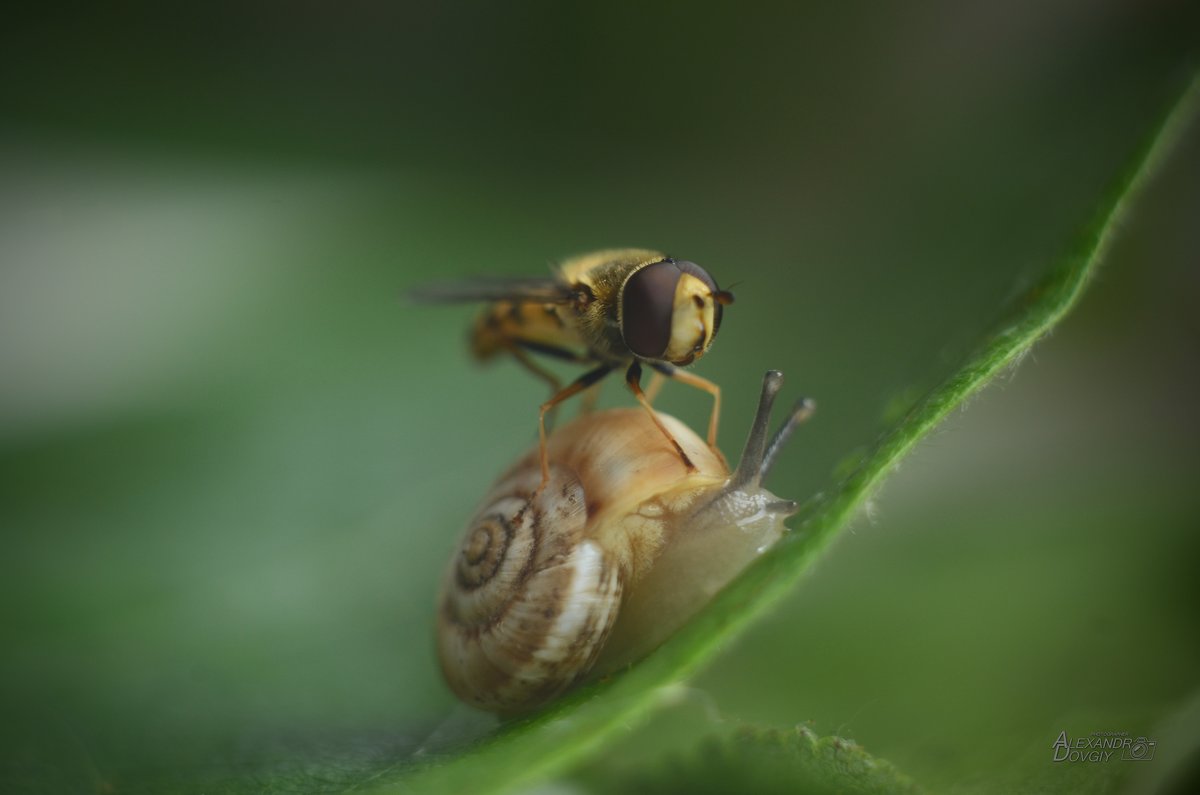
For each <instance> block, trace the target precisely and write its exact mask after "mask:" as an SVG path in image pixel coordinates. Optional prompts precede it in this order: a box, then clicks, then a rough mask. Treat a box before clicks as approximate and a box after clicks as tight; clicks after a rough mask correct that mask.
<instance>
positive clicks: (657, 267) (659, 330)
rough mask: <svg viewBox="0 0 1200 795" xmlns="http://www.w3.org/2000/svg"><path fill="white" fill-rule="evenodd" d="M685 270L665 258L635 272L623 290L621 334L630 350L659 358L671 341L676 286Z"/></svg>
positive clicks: (647, 356)
mask: <svg viewBox="0 0 1200 795" xmlns="http://www.w3.org/2000/svg"><path fill="white" fill-rule="evenodd" d="M681 276H683V271H681V270H680V269H679V266H678V264H677V263H675V262H673V261H671V260H663V261H662V262H655V263H653V264H650V265H647V266H646V267H644V268H641V269H639V270H637V271H636V272H634V274H633V275H632V276H630V277H629V279H628V280H627V281H626V282H625V288H624V289H623V290H622V291H621V334H622V335H623V336H624V337H625V344H626V345H628V346H629V350H631V351H633V352H634V353H636V354H637V355H638V356H644V357H645V358H647V359H657V358H659V357H661V356H662V355H663V353H664V352H665V351H666V350H667V346H668V345H669V344H670V343H671V318H672V316H673V315H674V313H675V287H676V285H678V284H679V279H680V277H681Z"/></svg>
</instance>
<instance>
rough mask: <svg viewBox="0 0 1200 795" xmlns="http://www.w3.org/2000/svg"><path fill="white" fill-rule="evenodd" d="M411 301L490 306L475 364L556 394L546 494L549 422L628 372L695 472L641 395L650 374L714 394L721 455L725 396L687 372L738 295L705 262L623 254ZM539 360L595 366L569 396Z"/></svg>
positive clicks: (541, 420) (542, 439) (477, 339)
mask: <svg viewBox="0 0 1200 795" xmlns="http://www.w3.org/2000/svg"><path fill="white" fill-rule="evenodd" d="M410 295H411V296H412V297H413V298H414V299H415V300H417V301H423V302H437V303H446V302H464V301H482V302H488V306H487V307H486V308H485V309H484V310H483V311H482V312H481V313H480V315H479V316H478V318H477V319H476V321H475V325H474V326H473V328H472V329H471V335H470V339H471V348H472V352H473V353H474V355H475V357H476V358H477V359H479V360H480V361H485V360H487V359H491V358H492V357H494V356H496V355H497V354H499V353H504V352H507V353H509V354H511V355H512V356H513V358H515V359H516V360H517V362H519V363H520V364H521V365H523V366H524V367H525V368H526V369H528V370H529V371H530V372H532V373H533V374H534V375H536V376H537V377H538V378H541V379H542V380H544V381H546V382H547V383H548V384H550V386H551V388H552V390H553V394H552V395H551V397H550V399H549V400H547V401H546V402H545V403H543V404H542V405H541V407H540V409H539V411H538V440H539V443H540V449H541V463H542V484H543V485H545V484H546V482H547V481H548V480H549V477H550V468H549V461H548V460H547V454H546V413H547V412H548V411H550V410H552V409H553V408H554V407H555V406H557V405H558V404H560V403H562V402H563V401H564V400H566V399H568V398H570V397H571V396H573V395H576V394H578V393H580V392H582V391H583V390H585V389H587V388H588V387H590V386H592V385H594V384H596V383H598V382H599V381H600V380H601V379H603V378H604V377H605V376H607V375H608V374H609V373H611V372H613V371H614V370H617V369H618V368H624V370H625V383H626V384H627V385H628V386H629V389H630V391H632V392H633V394H634V397H636V398H637V400H638V402H639V403H640V404H641V405H642V406H643V407H644V408H645V409H646V411H647V412H649V414H650V417H651V419H652V420H653V421H654V424H655V425H656V426H657V427H658V429H659V430H660V431H662V433H663V435H664V436H666V437H667V439H669V440H670V441H671V443H672V444H673V445H674V446H675V450H676V452H678V453H679V457H680V459H681V460H682V461H683V463H684V464H685V465H686V466H687V468H688V469H689V470H692V469H694V466H693V465H692V462H691V460H690V459H688V457H687V454H686V453H684V451H683V448H682V447H680V446H679V443H678V442H677V441H676V440H675V438H674V437H673V436H672V435H671V433H670V431H668V430H667V428H666V427H665V426H664V425H663V424H662V422H660V421H659V419H658V416H657V415H656V414H655V413H654V410H653V408H652V407H651V405H650V400H651V398H650V397H648V396H647V395H646V393H645V392H644V391H643V390H642V386H641V378H642V368H643V365H645V366H647V367H649V368H651V369H652V370H654V371H655V372H657V373H660V374H662V375H663V376H665V377H667V378H671V379H674V380H676V381H680V382H682V383H684V384H688V385H690V386H694V387H697V388H698V389H703V390H704V391H706V392H708V393H709V394H711V395H712V396H713V408H712V414H711V416H710V417H709V422H708V445H709V447H712V448H714V449H715V448H716V442H717V419H718V416H719V414H720V411H721V389H720V387H718V386H717V385H716V384H714V383H713V382H712V381H709V380H708V379H706V378H701V377H700V376H697V375H693V374H692V373H688V372H685V371H684V370H681V369H680V368H681V367H686V366H687V365H689V364H691V363H692V362H694V361H695V360H696V359H698V358H700V357H701V356H703V355H704V353H705V352H706V351H708V348H709V346H710V345H712V341H713V338H714V337H716V335H717V331H718V330H719V329H720V328H721V314H722V310H723V308H724V307H725V306H728V305H729V304H731V303H733V294H732V293H730V292H729V291H728V290H722V289H720V288H718V287H717V283H716V282H715V281H713V278H712V277H711V276H709V275H708V272H707V271H705V270H704V269H703V268H701V267H700V266H699V265H697V264H696V263H694V262H688V261H685V260H676V259H673V258H671V257H668V256H667V255H666V254H663V253H662V252H659V251H649V250H645V249H615V250H610V251H598V252H595V253H592V254H585V255H582V256H579V257H575V258H573V259H570V260H567V261H565V262H563V263H561V264H559V265H558V267H557V268H556V272H555V274H554V275H553V276H551V277H546V278H540V279H539V278H531V279H486V278H482V279H474V280H469V281H465V282H459V283H447V284H434V285H430V286H428V287H425V288H420V289H417V290H414V291H413V292H412V293H411V294H410ZM531 354H536V355H542V356H547V357H550V358H554V359H559V360H563V361H568V362H575V363H579V364H589V365H592V367H591V369H589V370H588V371H587V372H585V373H584V374H583V375H581V376H579V378H577V379H575V380H574V381H573V382H571V383H570V384H568V385H567V386H566V387H562V385H561V384H560V383H559V381H558V379H557V378H555V377H554V375H553V374H552V373H550V372H549V371H547V370H545V369H544V368H542V367H541V366H540V365H538V363H537V362H535V361H534V360H533V358H532V357H531Z"/></svg>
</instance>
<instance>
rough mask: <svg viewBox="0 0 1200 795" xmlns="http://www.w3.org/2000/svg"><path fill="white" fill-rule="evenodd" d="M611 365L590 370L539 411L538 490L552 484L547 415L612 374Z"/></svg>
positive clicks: (558, 393)
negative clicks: (540, 478) (540, 464)
mask: <svg viewBox="0 0 1200 795" xmlns="http://www.w3.org/2000/svg"><path fill="white" fill-rule="evenodd" d="M612 369H613V366H612V365H611V364H602V365H600V366H599V367H597V368H595V369H593V370H588V371H587V372H586V373H584V374H583V375H581V376H579V377H578V378H576V379H575V380H574V381H572V382H571V383H569V384H567V385H566V387H564V388H563V389H560V390H559V391H558V392H556V393H555V394H554V395H553V396H551V398H550V399H549V400H547V401H546V402H545V403H543V404H542V405H541V408H540V409H538V447H539V450H540V451H541V458H542V485H540V486H538V490H539V491H540V490H541V489H543V488H545V486H546V484H547V483H549V482H550V450H549V448H548V447H547V446H546V413H547V412H548V411H551V410H552V409H553V408H554V407H555V406H557V405H558V404H559V403H562V402H563V401H564V400H566V399H567V398H569V397H571V396H572V395H577V394H579V393H580V392H582V391H583V390H585V389H587V388H588V387H589V386H591V385H592V384H594V383H596V382H597V381H599V380H600V379H601V378H603V377H604V376H606V375H608V374H609V373H611V372H612Z"/></svg>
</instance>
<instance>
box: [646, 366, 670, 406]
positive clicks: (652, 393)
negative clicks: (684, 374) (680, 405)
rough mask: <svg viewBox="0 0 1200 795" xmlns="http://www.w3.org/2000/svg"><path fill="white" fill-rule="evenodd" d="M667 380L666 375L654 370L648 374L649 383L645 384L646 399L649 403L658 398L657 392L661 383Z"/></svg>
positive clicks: (660, 387) (660, 388)
mask: <svg viewBox="0 0 1200 795" xmlns="http://www.w3.org/2000/svg"><path fill="white" fill-rule="evenodd" d="M666 382H667V377H666V376H664V375H663V374H662V373H660V372H659V371H658V370H655V371H654V372H653V373H651V374H650V383H648V384H646V400H649V401H650V402H651V403H653V402H654V401H656V400H658V393H659V392H661V391H662V388H663V384H665V383H666Z"/></svg>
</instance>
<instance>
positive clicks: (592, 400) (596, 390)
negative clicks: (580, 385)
mask: <svg viewBox="0 0 1200 795" xmlns="http://www.w3.org/2000/svg"><path fill="white" fill-rule="evenodd" d="M599 399H600V385H599V384H592V385H591V386H589V387H588V388H587V389H585V390H584V391H583V397H582V398H581V399H580V401H579V416H580V417H586V416H587V415H589V414H591V413H592V412H593V411H595V410H596V401H598V400H599Z"/></svg>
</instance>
